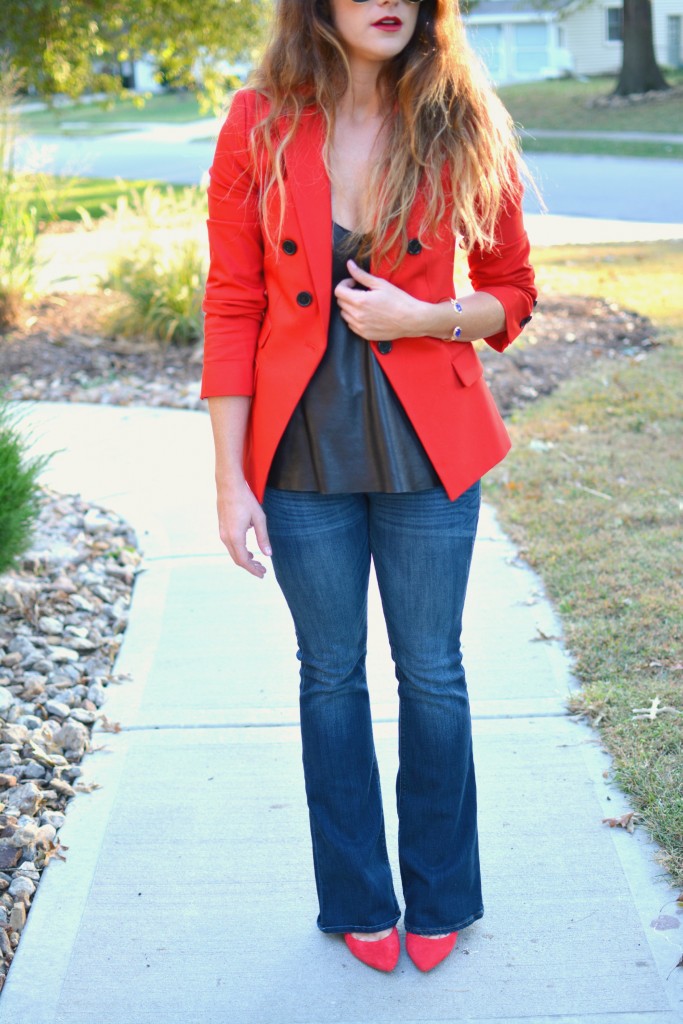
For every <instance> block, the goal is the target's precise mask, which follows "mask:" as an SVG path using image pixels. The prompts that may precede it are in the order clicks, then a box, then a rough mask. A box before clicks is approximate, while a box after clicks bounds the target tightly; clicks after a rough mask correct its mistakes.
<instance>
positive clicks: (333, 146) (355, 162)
mask: <svg viewBox="0 0 683 1024" xmlns="http://www.w3.org/2000/svg"><path fill="white" fill-rule="evenodd" d="M380 146H381V138H380V122H379V121H372V122H370V123H369V124H367V125H362V126H358V125H353V124H351V123H350V122H348V121H346V120H344V119H339V120H338V121H337V124H336V125H335V129H334V133H333V135H332V137H331V139H330V150H329V159H330V182H331V187H332V218H333V220H335V221H336V222H337V224H341V225H342V227H345V228H349V229H350V230H355V229H356V228H358V227H360V228H362V229H363V230H368V227H369V224H368V222H367V214H368V194H369V181H370V172H371V169H372V165H373V162H377V160H378V159H379V153H380Z"/></svg>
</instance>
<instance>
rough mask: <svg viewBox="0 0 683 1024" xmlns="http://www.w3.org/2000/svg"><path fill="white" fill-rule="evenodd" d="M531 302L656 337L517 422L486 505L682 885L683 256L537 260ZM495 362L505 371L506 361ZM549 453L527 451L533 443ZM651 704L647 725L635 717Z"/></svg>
mask: <svg viewBox="0 0 683 1024" xmlns="http://www.w3.org/2000/svg"><path fill="white" fill-rule="evenodd" d="M535 257H536V265H537V267H538V270H539V280H540V281H544V282H545V285H542V286H541V299H540V301H541V302H542V295H543V290H544V288H545V290H547V289H548V287H549V283H550V282H552V285H553V286H554V287H556V288H557V289H558V290H561V291H574V292H575V293H581V294H596V295H604V296H605V297H607V298H609V299H612V300H614V301H618V302H620V303H621V304H622V305H624V306H627V307H630V308H635V309H638V310H639V311H641V312H644V313H646V314H648V315H649V316H651V317H652V318H653V319H654V320H655V321H656V322H657V323H658V325H661V327H662V332H661V340H662V342H663V344H662V345H661V347H660V348H658V349H655V350H652V351H651V352H649V353H648V355H647V357H646V358H645V359H643V360H637V361H636V360H634V359H630V360H618V361H614V360H604V361H602V362H600V363H598V364H596V365H595V366H594V367H592V368H591V371H590V372H589V373H587V374H586V375H584V376H580V377H574V378H572V379H570V380H568V381H567V382H565V384H563V385H562V386H561V387H560V388H559V389H558V390H557V391H556V392H555V393H554V394H553V395H551V396H549V397H548V398H546V399H543V400H541V401H539V402H537V403H535V404H534V405H532V406H529V407H527V408H526V409H525V410H524V411H522V412H520V413H518V414H515V415H514V416H513V418H512V420H511V422H510V432H511V434H512V438H513V449H512V451H511V452H510V454H509V455H508V457H507V458H506V459H505V461H504V462H503V463H502V464H501V465H500V466H498V467H496V469H495V470H494V471H493V472H492V473H490V474H488V476H487V478H486V480H485V488H486V495H487V497H488V499H489V500H490V501H491V502H492V503H493V504H494V505H495V506H496V507H497V509H498V511H499V514H500V516H501V520H502V522H503V524H504V526H505V527H506V529H507V530H508V531H509V532H510V534H511V535H512V536H513V538H514V539H515V540H516V542H517V543H518V544H519V545H520V547H521V548H522V550H523V552H524V554H525V557H526V558H527V559H528V560H529V562H530V563H531V564H532V565H533V566H534V567H535V568H536V569H537V570H538V571H539V573H540V574H541V575H542V577H543V579H544V582H545V585H546V588H547V591H548V593H549V595H550V597H551V599H552V600H553V601H554V602H555V605H556V607H557V609H558V611H559V613H560V615H561V617H562V620H563V626H564V633H565V637H566V640H567V644H568V647H569V649H570V650H571V652H572V654H573V656H574V659H575V672H576V675H577V677H578V679H579V681H580V683H581V685H582V688H581V690H579V691H578V692H577V693H576V694H574V695H573V696H572V697H571V698H570V699H569V708H570V710H572V711H574V712H576V713H578V714H580V715H583V716H585V717H587V718H588V719H589V720H590V721H591V722H593V723H594V724H596V726H597V727H598V728H599V729H600V732H601V736H602V740H603V742H604V744H605V746H606V747H607V749H608V750H609V751H610V753H611V754H612V756H613V758H614V777H615V779H616V781H617V782H618V783H619V784H620V785H621V786H622V787H623V788H624V789H625V790H626V791H627V792H628V793H629V794H630V795H631V800H632V808H633V809H634V810H635V811H636V812H637V813H638V815H639V816H640V821H641V822H642V824H643V825H644V826H646V827H647V829H648V830H649V831H650V832H651V834H652V836H653V837H654V838H655V840H656V841H657V842H658V843H660V844H661V846H662V848H663V850H664V854H665V858H664V862H665V865H666V867H667V868H668V869H669V871H670V872H671V874H672V876H673V879H674V881H675V882H676V884H681V883H683V657H682V651H683V557H682V556H683V541H682V540H681V537H682V536H683V534H682V532H681V509H682V508H683V460H682V459H681V455H680V410H681V407H682V406H683V323H682V321H683V312H682V311H681V309H680V303H678V301H677V299H676V297H675V295H674V293H673V286H674V282H675V281H677V280H680V275H681V273H683V245H681V244H668V243H657V244H656V245H638V246H635V245H632V246H600V247H599V248H597V249H596V250H593V249H592V248H591V247H588V246H584V247H579V246H576V247H566V248H564V249H563V250H555V249H548V250H537V251H536V254H535ZM503 358H504V357H503ZM539 440H540V441H543V442H545V444H544V445H542V446H539V445H538V444H534V445H533V446H532V445H531V442H537V441H539ZM656 698H659V700H660V703H661V705H663V706H666V707H669V708H673V709H675V711H677V712H678V714H673V713H671V712H664V713H661V714H659V715H658V716H657V717H656V718H655V719H654V720H648V719H639V718H636V717H634V709H635V708H648V707H650V706H651V705H652V702H653V701H654V700H655V699H656Z"/></svg>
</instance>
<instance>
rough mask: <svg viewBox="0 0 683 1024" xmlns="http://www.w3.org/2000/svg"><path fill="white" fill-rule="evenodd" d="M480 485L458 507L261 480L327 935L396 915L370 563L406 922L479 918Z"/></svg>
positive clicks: (456, 924) (422, 930)
mask: <svg viewBox="0 0 683 1024" xmlns="http://www.w3.org/2000/svg"><path fill="white" fill-rule="evenodd" d="M480 501H481V484H480V481H477V482H476V483H475V484H473V485H472V486H471V487H470V488H469V489H468V490H466V491H465V492H464V493H463V494H462V495H460V496H459V497H458V498H457V499H456V500H455V501H451V500H450V499H449V498H448V496H447V494H446V492H445V491H444V489H443V488H442V487H441V486H439V487H435V488H431V489H429V490H425V491H415V492H408V493H396V494H384V493H374V492H373V493H354V494H321V493H318V492H312V491H290V490H281V489H278V488H272V487H267V488H266V491H265V494H264V499H263V508H264V511H265V513H266V519H267V525H268V534H269V537H270V541H271V547H272V552H273V554H272V564H273V569H274V572H275V576H276V579H277V581H278V584H279V585H280V587H281V589H282V592H283V594H284V596H285V600H286V601H287V604H288V606H289V609H290V612H291V614H292V618H293V620H294V628H295V633H296V639H297V643H298V653H297V657H298V658H299V661H300V687H299V705H300V712H301V737H302V759H303V769H304V781H305V787H306V798H307V802H308V811H309V820H310V829H311V839H312V847H313V867H314V873H315V882H316V887H317V894H318V903H319V908H320V912H319V915H318V919H317V924H318V927H319V928H320V930H321V931H323V932H350V931H358V932H363V931H366V932H374V931H380V930H382V929H384V928H389V927H391V926H392V925H394V924H396V922H397V921H398V920H399V918H400V916H401V911H400V908H399V905H398V902H397V899H396V894H395V890H394V886H393V882H392V872H391V867H390V863H389V857H388V854H387V844H386V839H385V827H384V812H383V808H382V795H381V790H380V779H379V772H378V767H377V757H376V753H375V746H374V739H373V730H372V720H371V714H370V700H369V694H368V685H367V679H366V671H365V659H366V649H367V609H368V581H369V572H370V559H371V558H372V560H373V562H374V566H375V573H376V576H377V582H378V585H379V591H380V595H381V600H382V609H383V613H384V618H385V621H386V626H387V632H388V636H389V643H390V647H391V654H392V658H393V660H394V664H395V670H396V678H397V681H398V697H399V729H398V731H399V751H398V753H399V770H398V775H397V778H396V800H397V809H398V821H399V832H398V859H399V867H400V875H401V883H402V889H403V897H404V901H405V916H404V924H405V928H406V930H407V931H410V932H413V933H415V934H418V935H430V934H438V933H441V932H451V931H456V930H459V929H462V928H464V927H466V926H467V925H469V924H472V922H473V921H476V920H477V919H478V918H480V917H482V915H483V913H484V908H483V901H482V893H481V876H480V867H479V846H478V834H477V797H476V782H475V772H474V762H473V756H472V727H471V719H470V706H469V696H468V691H467V684H466V681H465V672H464V669H463V665H462V656H461V649H460V633H461V625H462V611H463V603H464V600H465V593H466V589H467V579H468V575H469V569H470V562H471V558H472V549H473V545H474V538H475V534H476V530H477V522H478V518H479V507H480Z"/></svg>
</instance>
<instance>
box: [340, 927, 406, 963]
mask: <svg viewBox="0 0 683 1024" xmlns="http://www.w3.org/2000/svg"><path fill="white" fill-rule="evenodd" d="M344 941H345V942H346V945H347V946H348V947H349V949H350V950H351V952H352V953H353V955H354V956H355V957H357V959H358V960H362V961H363V963H364V964H367V965H368V967H374V969H375V970H376V971H393V969H394V967H395V966H396V964H397V963H398V958H399V955H400V952H401V943H400V941H399V938H398V929H397V928H396V926H395V925H394V927H393V929H392V931H391V935H387V937H386V938H385V939H377V940H376V941H374V942H364V941H363V939H354V937H353V935H351V934H349V933H348V932H347V933H346V934H345V935H344Z"/></svg>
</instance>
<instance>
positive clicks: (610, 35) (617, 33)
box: [606, 7, 624, 43]
mask: <svg viewBox="0 0 683 1024" xmlns="http://www.w3.org/2000/svg"><path fill="white" fill-rule="evenodd" d="M606 10H607V42H608V43H620V42H621V41H622V40H623V38H624V8H623V7H607V8H606Z"/></svg>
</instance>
